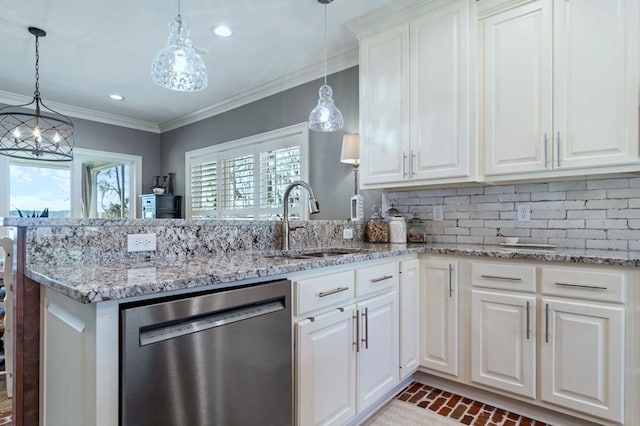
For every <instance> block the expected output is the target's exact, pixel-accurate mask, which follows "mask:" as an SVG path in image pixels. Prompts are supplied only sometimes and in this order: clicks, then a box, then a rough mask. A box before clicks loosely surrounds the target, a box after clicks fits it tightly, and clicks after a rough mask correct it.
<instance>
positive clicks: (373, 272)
mask: <svg viewBox="0 0 640 426" xmlns="http://www.w3.org/2000/svg"><path fill="white" fill-rule="evenodd" d="M356 277H357V278H356V280H357V281H356V282H357V287H356V295H357V296H362V295H365V294H369V293H377V292H380V291H384V290H387V289H389V288H392V287H394V286H396V285H397V284H398V262H389V263H384V264H382V265H375V266H370V267H368V268H361V269H358V270H356Z"/></svg>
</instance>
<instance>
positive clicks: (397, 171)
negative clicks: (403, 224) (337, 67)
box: [360, 24, 409, 185]
mask: <svg viewBox="0 0 640 426" xmlns="http://www.w3.org/2000/svg"><path fill="white" fill-rule="evenodd" d="M408 54H409V25H408V24H407V25H402V26H400V27H397V28H394V29H391V30H388V31H385V32H382V33H379V34H376V35H374V36H371V37H369V38H365V39H363V40H361V42H360V125H361V127H360V131H361V136H360V137H361V138H362V143H361V144H360V146H361V147H363V148H362V149H361V152H360V154H361V158H360V169H361V181H362V183H363V184H365V185H366V184H377V183H386V182H399V181H402V180H403V179H404V178H405V174H406V173H407V169H406V167H407V164H406V161H405V158H404V156H403V155H407V156H408V155H409V153H408V145H406V146H403V144H408V142H409V129H408V121H409V118H408V117H409V88H408V84H409V59H408Z"/></svg>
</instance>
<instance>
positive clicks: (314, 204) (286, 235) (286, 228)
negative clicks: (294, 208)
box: [282, 180, 320, 250]
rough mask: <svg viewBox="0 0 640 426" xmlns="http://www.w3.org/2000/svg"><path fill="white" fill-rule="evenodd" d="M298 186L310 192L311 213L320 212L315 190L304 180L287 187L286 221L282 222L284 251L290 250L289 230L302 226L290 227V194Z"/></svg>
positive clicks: (285, 196)
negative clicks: (314, 193)
mask: <svg viewBox="0 0 640 426" xmlns="http://www.w3.org/2000/svg"><path fill="white" fill-rule="evenodd" d="M296 186H301V187H303V188H304V189H306V190H307V192H309V213H311V214H315V213H318V212H320V204H318V201H317V200H316V197H315V196H314V195H313V189H311V187H310V186H309V184H308V183H307V182H305V181H302V180H297V181H295V182H291V183H290V184H289V185H287V189H285V190H284V221H283V222H282V250H289V230H290V229H296V228H301V227H302V226H296V227H295V228H290V227H289V194H290V193H291V190H293V188H295V187H296Z"/></svg>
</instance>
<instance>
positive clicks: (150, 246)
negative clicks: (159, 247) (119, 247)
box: [127, 234, 156, 252]
mask: <svg viewBox="0 0 640 426" xmlns="http://www.w3.org/2000/svg"><path fill="white" fill-rule="evenodd" d="M127 251H128V252H132V251H156V234H129V235H127Z"/></svg>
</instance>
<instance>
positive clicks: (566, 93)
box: [554, 0, 640, 168]
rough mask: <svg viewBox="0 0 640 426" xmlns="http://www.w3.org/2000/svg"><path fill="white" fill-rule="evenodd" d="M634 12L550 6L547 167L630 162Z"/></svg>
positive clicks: (589, 1)
mask: <svg viewBox="0 0 640 426" xmlns="http://www.w3.org/2000/svg"><path fill="white" fill-rule="evenodd" d="M638 8H639V6H638V2H637V1H636V0H609V1H602V0H562V1H555V2H554V40H555V42H554V43H555V44H554V46H555V49H554V68H555V69H554V87H555V89H554V96H555V100H554V102H555V103H554V128H555V133H554V138H555V143H556V147H555V152H554V154H556V159H555V164H554V167H556V168H558V167H560V168H572V167H588V166H602V165H612V164H620V163H629V162H633V161H637V158H638V157H637V156H638V134H637V131H638V125H637V123H638V116H637V114H638V56H639V55H638V49H639V47H638V44H639V43H640V41H639V38H640V37H639V35H638V25H639V23H638V13H639V12H638ZM594 28H595V29H597V31H594ZM557 154H559V156H557Z"/></svg>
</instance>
